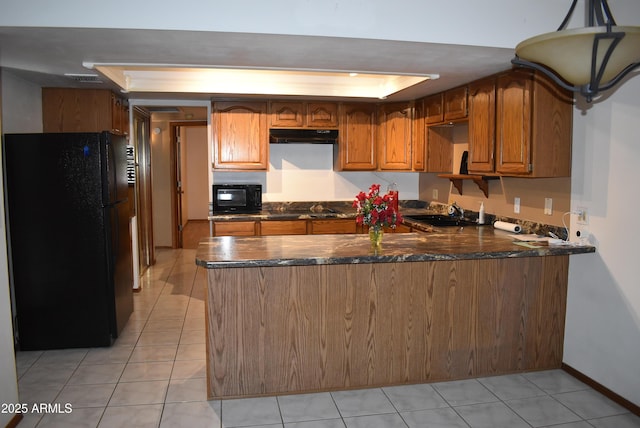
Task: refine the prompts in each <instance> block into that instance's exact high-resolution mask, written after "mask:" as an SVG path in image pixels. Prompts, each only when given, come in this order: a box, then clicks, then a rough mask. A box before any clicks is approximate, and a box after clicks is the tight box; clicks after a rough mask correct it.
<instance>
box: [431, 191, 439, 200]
mask: <svg viewBox="0 0 640 428" xmlns="http://www.w3.org/2000/svg"><path fill="white" fill-rule="evenodd" d="M431 199H433V200H434V201H437V200H438V189H433V191H432V192H431Z"/></svg>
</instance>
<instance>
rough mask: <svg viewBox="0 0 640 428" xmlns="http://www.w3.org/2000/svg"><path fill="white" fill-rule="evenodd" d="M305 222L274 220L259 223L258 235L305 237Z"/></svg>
mask: <svg viewBox="0 0 640 428" xmlns="http://www.w3.org/2000/svg"><path fill="white" fill-rule="evenodd" d="M306 234H307V221H306V220H274V221H261V222H260V235H261V236H268V235H306Z"/></svg>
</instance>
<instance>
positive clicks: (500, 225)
mask: <svg viewBox="0 0 640 428" xmlns="http://www.w3.org/2000/svg"><path fill="white" fill-rule="evenodd" d="M493 227H495V228H496V229H500V230H506V231H507V232H515V233H520V231H521V230H522V227H520V225H519V224H515V223H509V222H506V221H496V222H495V223H493Z"/></svg>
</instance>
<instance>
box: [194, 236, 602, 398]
mask: <svg viewBox="0 0 640 428" xmlns="http://www.w3.org/2000/svg"><path fill="white" fill-rule="evenodd" d="M594 251H595V248H594V247H590V246H582V247H580V246H548V245H539V246H538V245H536V246H534V245H530V244H524V245H517V244H515V243H514V242H513V239H512V238H510V237H509V235H508V233H506V232H502V231H495V230H494V229H493V228H492V227H490V226H484V227H481V226H474V227H464V228H459V227H455V228H442V229H439V228H436V229H434V231H433V232H430V233H425V232H413V233H394V234H392V233H389V234H386V235H385V237H384V242H383V244H382V248H381V249H380V250H374V249H373V248H372V247H371V245H370V242H369V238H368V236H367V235H365V234H355V235H340V234H337V235H299V236H263V237H230V236H224V237H215V238H208V239H205V240H203V241H201V243H200V245H199V248H198V251H197V255H196V263H197V264H198V265H199V266H202V267H205V268H207V274H208V282H207V290H206V329H207V330H206V335H207V382H208V396H209V398H210V399H214V398H216V399H217V398H231V397H247V396H260V395H275V394H284V393H296V392H313V391H326V390H338V389H349V388H361V387H371V386H383V385H397V384H405V383H418V382H431V381H442V380H450V379H461V378H468V377H476V376H488V375H496V374H502V373H514V372H523V371H529V370H539V369H550V368H558V367H560V365H561V362H562V347H563V337H564V319H565V305H566V296H567V275H568V265H569V255H571V254H580V253H591V252H594Z"/></svg>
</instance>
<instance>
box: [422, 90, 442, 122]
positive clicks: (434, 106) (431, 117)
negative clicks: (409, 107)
mask: <svg viewBox="0 0 640 428" xmlns="http://www.w3.org/2000/svg"><path fill="white" fill-rule="evenodd" d="M443 99H444V94H443V93H442V92H441V93H439V94H436V95H431V96H429V97H426V98H425V99H424V100H423V103H424V122H425V124H427V125H431V124H433V123H440V122H442V121H444V105H443Z"/></svg>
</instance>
